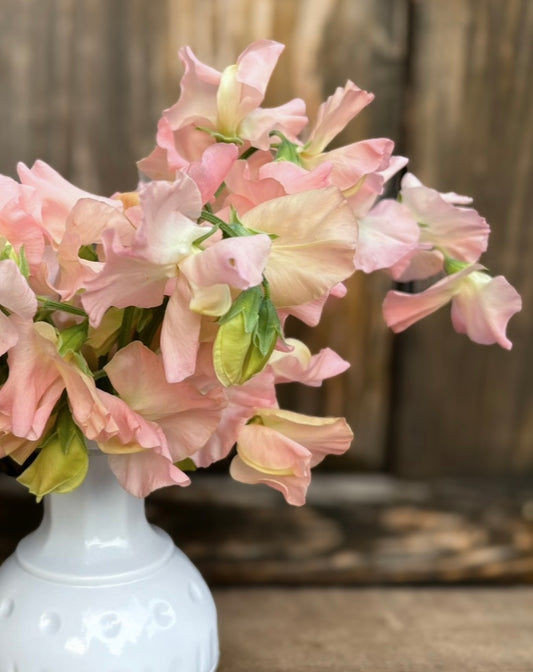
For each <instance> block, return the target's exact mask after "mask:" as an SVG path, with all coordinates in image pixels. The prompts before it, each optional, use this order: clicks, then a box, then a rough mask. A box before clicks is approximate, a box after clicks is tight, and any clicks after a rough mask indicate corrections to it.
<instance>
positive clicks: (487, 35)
mask: <svg viewBox="0 0 533 672" xmlns="http://www.w3.org/2000/svg"><path fill="white" fill-rule="evenodd" d="M260 37H270V38H274V39H278V40H280V41H282V42H284V43H286V44H287V49H286V52H285V54H284V55H283V57H282V61H281V63H280V68H279V69H278V71H277V72H276V73H275V76H274V78H273V81H272V86H271V87H270V91H269V99H268V102H269V103H270V104H277V103H280V102H283V101H285V100H286V99H288V98H290V97H294V96H302V97H304V98H305V99H306V100H307V101H308V105H309V111H310V113H311V115H312V113H313V110H316V107H317V106H318V104H319V103H320V101H321V100H322V99H323V98H324V97H325V96H327V95H328V94H329V93H331V92H332V90H333V89H334V88H335V87H336V86H337V85H339V84H343V83H344V81H345V80H346V79H347V78H348V77H349V78H351V79H353V80H354V81H356V82H357V83H358V84H359V85H360V86H362V87H364V88H367V89H369V90H372V91H373V92H374V93H375V94H376V101H375V102H374V104H373V105H372V107H371V108H370V109H367V110H365V112H364V113H363V114H362V115H361V117H360V118H359V119H358V120H356V121H355V122H354V123H353V124H352V125H351V126H350V128H349V130H348V131H347V132H345V133H344V134H343V137H342V140H343V141H348V140H351V139H357V138H361V137H371V136H379V135H386V136H389V137H392V138H393V139H394V140H395V141H396V142H397V145H398V151H399V152H400V153H407V154H408V155H409V156H411V157H412V169H413V170H414V171H415V172H416V173H417V174H418V175H419V176H420V177H421V178H422V179H423V180H424V181H425V182H426V183H428V184H431V185H433V186H435V187H437V188H439V189H441V190H443V191H445V190H448V189H452V188H453V189H454V190H456V191H460V192H462V193H468V194H471V195H473V196H474V197H475V199H476V204H477V205H478V207H479V209H480V210H481V211H482V212H483V214H484V215H485V216H486V217H487V218H488V219H489V221H490V222H491V223H492V224H493V239H492V242H493V252H492V253H491V254H490V256H489V257H488V258H487V265H489V266H491V267H492V266H493V267H494V269H495V270H497V271H498V272H503V273H505V274H506V275H507V276H508V277H509V278H510V280H511V281H512V282H514V283H515V284H516V285H517V286H518V287H519V289H520V291H521V292H522V293H523V295H524V304H525V307H526V310H525V312H524V313H523V314H522V315H521V316H519V317H518V318H517V319H515V321H514V322H513V324H512V327H511V336H512V338H513V340H514V341H515V349H514V350H513V352H512V353H503V352H501V351H499V350H496V349H495V348H481V347H476V346H473V345H471V344H469V343H468V342H467V341H466V340H465V339H464V337H461V336H457V335H455V334H454V333H453V330H452V328H451V326H450V325H449V324H448V318H447V316H446V315H440V316H435V317H433V318H430V320H428V321H427V322H426V323H425V324H424V325H420V326H416V327H414V328H412V329H411V331H410V332H409V333H408V334H405V335H403V336H401V337H400V338H396V339H392V338H391V336H390V334H388V333H387V331H386V329H385V328H384V326H383V324H382V320H381V309H380V301H381V298H382V296H383V294H384V291H385V290H386V288H387V286H388V280H387V279H386V278H384V277H372V278H366V277H360V276H356V277H355V278H353V280H352V281H351V283H350V284H351V287H350V298H348V299H345V300H344V301H343V302H339V303H338V305H333V306H332V307H331V309H330V310H329V312H328V315H327V319H325V320H324V321H323V324H322V325H321V326H320V327H319V328H318V329H316V330H315V331H314V333H313V335H312V336H309V337H308V338H310V339H311V342H312V343H313V345H314V347H315V348H318V347H320V346H322V345H324V344H326V343H330V344H333V346H334V347H336V348H337V349H338V351H339V352H340V353H341V354H342V355H343V356H345V357H347V358H349V359H350V360H351V361H352V369H351V372H349V373H347V374H345V375H344V376H342V377H341V378H339V379H338V380H334V381H331V382H330V383H329V384H327V385H325V386H324V389H323V390H322V391H320V392H318V393H317V392H316V391H314V390H309V391H308V390H304V391H299V392H298V393H297V394H296V392H295V391H294V390H289V391H288V394H289V395H290V396H291V397H293V400H292V402H293V404H294V406H295V407H296V408H297V409H299V410H305V411H307V412H311V413H313V412H321V413H324V412H325V413H330V414H343V415H346V416H347V417H348V418H349V420H350V422H351V424H352V425H353V426H354V428H355V431H356V436H357V442H356V444H355V447H354V449H353V451H352V455H351V458H350V460H349V462H350V463H351V464H352V465H358V466H361V467H364V468H372V469H383V468H392V469H394V470H397V471H399V472H400V473H404V474H410V475H412V474H418V475H431V474H443V473H444V474H446V473H478V474H483V473H489V474H498V473H502V472H508V473H514V472H517V471H520V472H523V471H529V472H533V421H532V420H531V418H533V412H531V411H533V408H532V406H533V386H532V385H531V384H530V382H529V373H528V366H529V365H530V362H531V351H530V349H529V343H530V342H531V329H532V327H533V318H532V316H531V314H530V313H528V311H527V308H528V305H530V304H531V296H530V295H531V291H532V287H533V285H532V283H531V280H532V278H531V274H532V273H533V271H532V269H531V265H530V263H529V258H530V255H531V247H532V239H531V233H530V231H531V229H530V227H529V221H528V216H529V212H530V210H531V205H532V203H531V200H532V196H531V189H530V188H529V187H530V185H531V183H532V163H533V160H532V149H533V147H532V144H533V142H532V134H533V119H532V114H531V113H532V110H533V104H532V103H533V100H532V95H533V94H532V87H531V77H532V65H533V55H532V47H531V44H532V42H533V4H532V3H531V2H530V0H508V1H507V2H505V3H503V2H501V0H447V2H446V3H444V2H442V1H441V0H418V1H417V0H292V1H291V0H253V1H252V0H158V1H157V2H146V1H145V0H2V2H1V3H0V77H1V82H2V95H1V98H0V128H1V135H0V172H2V173H5V174H11V175H13V174H14V172H15V163H16V161H18V160H23V161H25V162H26V163H31V162H32V161H33V160H34V159H35V158H37V157H40V158H42V159H44V160H46V161H48V162H49V163H51V164H52V165H54V167H56V169H58V170H59V171H60V172H62V173H63V174H65V175H66V176H67V177H68V178H69V179H71V180H72V181H74V182H76V183H77V184H79V185H80V186H83V187H84V188H86V189H89V190H95V191H101V192H112V191H114V190H116V189H129V188H131V187H132V185H133V184H135V180H136V171H135V160H136V159H137V158H139V157H141V156H143V155H144V154H145V153H146V152H147V151H148V150H149V149H150V147H151V145H152V138H153V134H154V129H155V123H156V121H157V118H158V116H159V113H160V110H161V109H162V108H163V107H165V106H167V105H168V104H170V103H172V102H173V101H174V100H175V99H176V97H177V95H178V86H177V82H178V76H179V73H180V68H179V64H178V61H177V58H176V52H177V49H178V47H179V46H180V45H182V44H190V45H191V46H192V47H193V49H194V50H195V51H196V53H197V54H198V56H199V57H200V58H202V59H203V60H205V61H207V62H209V63H210V64H212V65H214V66H217V67H224V66H225V65H226V64H228V63H231V62H233V61H234V59H235V57H236V55H237V54H238V53H239V52H240V51H241V50H242V48H243V47H244V46H246V44H247V43H249V42H250V41H252V40H253V39H257V38H260ZM528 206H529V207H528Z"/></svg>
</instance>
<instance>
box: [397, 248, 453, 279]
mask: <svg viewBox="0 0 533 672" xmlns="http://www.w3.org/2000/svg"><path fill="white" fill-rule="evenodd" d="M443 270H444V257H443V255H442V252H439V251H438V250H434V249H432V246H431V245H430V244H427V243H420V244H419V246H418V248H415V249H414V250H411V251H410V252H408V253H407V254H406V255H405V256H404V257H402V258H401V259H399V260H398V261H397V262H396V263H395V264H393V265H392V266H391V267H390V268H389V273H390V275H391V277H392V278H394V280H397V281H398V282H411V281H412V280H425V279H426V278H431V277H433V276H434V275H438V274H439V273H441V272H442V271H443Z"/></svg>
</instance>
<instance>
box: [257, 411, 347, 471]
mask: <svg viewBox="0 0 533 672" xmlns="http://www.w3.org/2000/svg"><path fill="white" fill-rule="evenodd" d="M256 413H257V415H258V417H259V418H260V419H261V422H262V423H263V426H264V427H265V428H269V429H271V430H273V431H276V432H279V433H281V434H283V436H285V437H287V438H288V439H290V440H292V441H294V442H296V443H298V444H302V445H304V446H305V447H306V449H307V450H309V451H310V452H311V454H312V458H311V466H312V467H314V466H315V465H317V464H319V463H320V462H321V461H322V460H323V459H324V458H325V457H326V455H329V454H331V455H342V453H345V452H346V451H347V450H348V448H349V447H350V444H351V442H352V440H353V433H352V430H351V429H350V427H349V426H348V423H347V422H346V420H345V419H344V418H318V417H314V416H310V415H302V414H301V413H294V412H292V411H284V410H281V409H276V408H262V409H258V410H257V411H256Z"/></svg>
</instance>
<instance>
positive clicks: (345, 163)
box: [302, 138, 394, 190]
mask: <svg viewBox="0 0 533 672" xmlns="http://www.w3.org/2000/svg"><path fill="white" fill-rule="evenodd" d="M393 149H394V143H393V142H392V140H389V139H388V138H374V139H371V140H361V141H360V142H355V143H353V144H351V145H346V146H345V147H339V148H338V149H332V150H331V151H329V152H325V153H324V154H319V155H318V156H316V157H308V156H307V154H302V159H303V160H304V165H305V167H306V168H316V166H318V165H319V164H320V163H322V162H324V161H327V162H328V163H330V164H331V165H332V171H331V177H330V181H331V183H332V184H335V185H336V186H337V187H339V188H340V189H343V190H345V189H350V188H351V187H354V185H358V183H359V181H360V180H361V179H362V178H363V177H364V176H365V175H370V174H373V173H381V171H383V170H385V169H386V168H387V167H388V165H389V161H390V157H391V154H392V151H393ZM381 182H382V183H383V182H384V178H383V177H381Z"/></svg>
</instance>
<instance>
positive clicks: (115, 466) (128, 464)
mask: <svg viewBox="0 0 533 672" xmlns="http://www.w3.org/2000/svg"><path fill="white" fill-rule="evenodd" d="M107 459H108V462H109V467H110V469H111V471H112V472H113V473H114V474H115V476H116V478H117V480H118V482H119V483H120V484H121V485H122V487H123V488H124V490H127V491H128V492H129V493H130V494H132V495H134V496H135V497H140V498H143V497H147V496H148V495H149V494H150V493H151V492H153V491H154V490H157V489H158V488H164V487H166V486H169V485H181V486H186V485H190V482H191V481H190V478H189V477H188V476H187V474H185V473H183V471H181V469H178V467H176V466H174V464H173V463H172V462H171V461H170V460H168V459H167V458H166V457H164V456H162V455H158V454H157V453H155V452H154V451H152V450H144V451H142V452H141V453H131V454H127V455H109V456H108V458H107Z"/></svg>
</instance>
